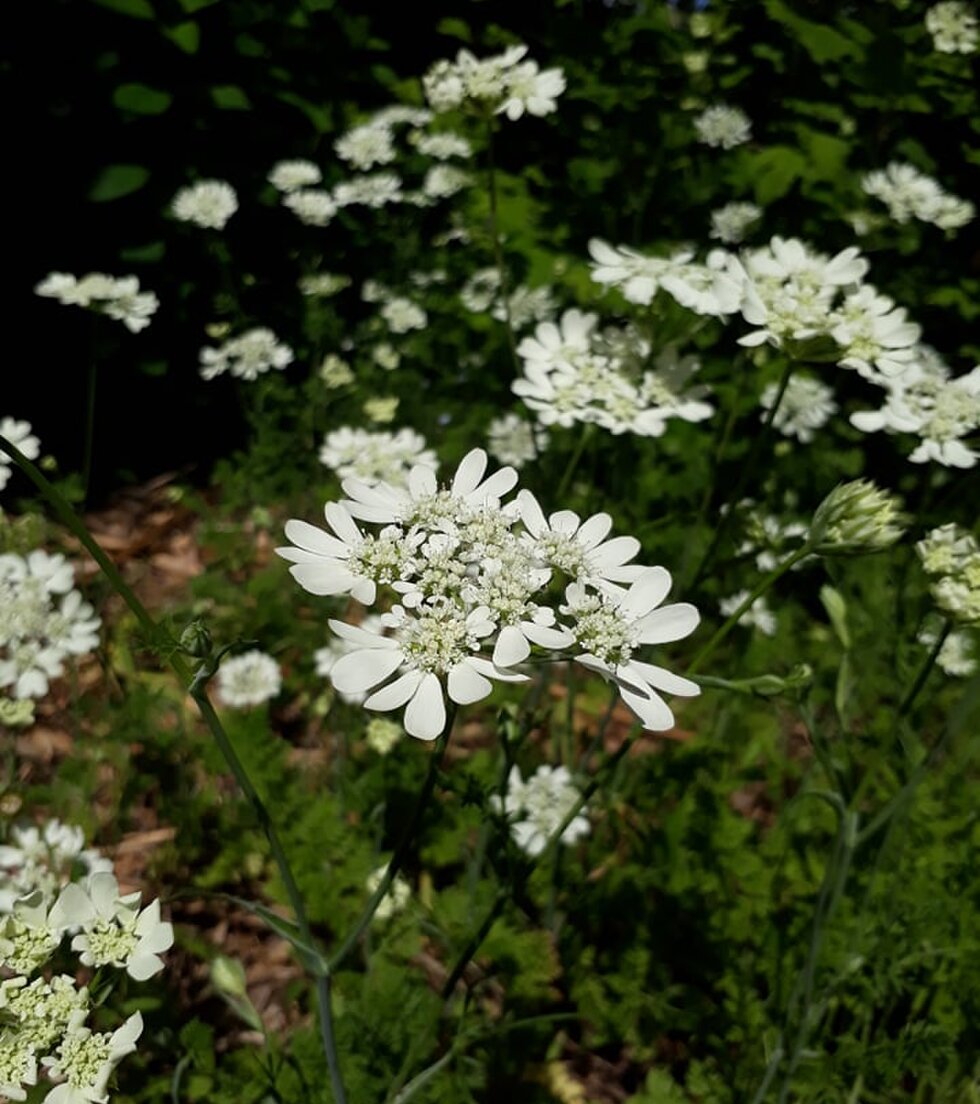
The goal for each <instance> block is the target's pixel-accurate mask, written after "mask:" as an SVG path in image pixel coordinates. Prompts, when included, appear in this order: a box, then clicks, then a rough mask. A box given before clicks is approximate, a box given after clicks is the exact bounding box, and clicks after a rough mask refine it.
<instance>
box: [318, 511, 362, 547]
mask: <svg viewBox="0 0 980 1104" xmlns="http://www.w3.org/2000/svg"><path fill="white" fill-rule="evenodd" d="M323 515H324V517H325V518H326V519H327V524H328V525H329V526H330V528H331V529H332V530H333V531H334V532H335V533H336V534H337V536H338V537H340V539H341V540H342V541H343V542H344V543H345V544H358V543H359V542H360V541H361V540H362V539H363V538H362V536H361V531H360V529H358V528H357V526H356V525H355V524H354V519H353V518H352V517H351V516H350V512H349V511H348V510H347V508H346V507H345V506H342V505H341V504H340V503H339V502H328V503H327V504H326V505H325V506H324V507H323Z"/></svg>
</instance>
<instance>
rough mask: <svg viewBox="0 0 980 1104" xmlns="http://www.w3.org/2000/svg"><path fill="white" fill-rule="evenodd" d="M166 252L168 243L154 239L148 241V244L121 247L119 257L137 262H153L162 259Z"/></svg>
mask: <svg viewBox="0 0 980 1104" xmlns="http://www.w3.org/2000/svg"><path fill="white" fill-rule="evenodd" d="M166 252H167V246H166V243H164V242H162V241H154V242H148V243H147V244H146V245H134V246H130V248H128V249H120V250H119V259H120V260H123V261H131V262H133V263H135V264H153V263H154V262H155V261H162V260H163V255H164V254H165V253H166Z"/></svg>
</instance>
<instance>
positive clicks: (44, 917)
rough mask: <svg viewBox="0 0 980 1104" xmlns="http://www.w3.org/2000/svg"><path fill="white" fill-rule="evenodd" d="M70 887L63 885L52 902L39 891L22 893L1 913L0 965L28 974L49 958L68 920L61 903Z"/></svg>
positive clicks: (59, 940) (55, 948) (59, 941)
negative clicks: (12, 905)
mask: <svg viewBox="0 0 980 1104" xmlns="http://www.w3.org/2000/svg"><path fill="white" fill-rule="evenodd" d="M74 888H75V889H77V888H78V887H77V886H75V887H74ZM70 889H72V886H71V885H69V886H66V887H65V889H63V890H62V892H61V896H59V898H58V900H57V901H56V902H55V903H54V904H53V905H51V904H50V902H49V901H48V900H47V898H46V897H45V896H44V894H43V893H40V892H35V893H32V894H30V895H29V896H27V897H21V898H19V899H18V900H17V901H16V902H15V903H14V907H13V909H12V910H11V911H10V913H9V914H8V915H6V916H0V967H6V968H7V969H8V970H12V971H13V972H14V973H15V974H23V975H25V976H27V975H29V974H32V973H34V971H35V970H36V969H37V968H38V967H39V966H43V965H44V964H45V963H46V962H47V961H48V959H49V958H50V957H51V956H52V955H53V954H54V952H55V951H56V950H57V949H58V946H59V944H60V943H61V939H62V936H63V935H64V933H65V929H66V928H67V927H68V926H69V924H70V923H71V921H70V920H66V919H65V914H64V909H63V907H62V898H63V897H64V895H65V893H67V892H68V891H69V890H70Z"/></svg>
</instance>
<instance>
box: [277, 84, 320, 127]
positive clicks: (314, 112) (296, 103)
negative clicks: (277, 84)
mask: <svg viewBox="0 0 980 1104" xmlns="http://www.w3.org/2000/svg"><path fill="white" fill-rule="evenodd" d="M277 98H278V99H280V100H282V102H283V103H288V104H292V105H293V107H298V108H299V109H300V111H302V112H303V114H304V115H305V116H306V117H307V118H308V119H309V120H310V122H311V123H312V124H313V126H314V127H315V128H316V130H318V131H319V132H320V133H321V134H323V133H325V132H326V131H328V130H330V126H331V119H330V113H329V111H327V109H326V108H323V107H319V106H318V105H317V104H314V103H310V101H309V100H306V99H304V98H303V97H302V96H297V95H296V93H295V92H280V93H279V94H278V97H277Z"/></svg>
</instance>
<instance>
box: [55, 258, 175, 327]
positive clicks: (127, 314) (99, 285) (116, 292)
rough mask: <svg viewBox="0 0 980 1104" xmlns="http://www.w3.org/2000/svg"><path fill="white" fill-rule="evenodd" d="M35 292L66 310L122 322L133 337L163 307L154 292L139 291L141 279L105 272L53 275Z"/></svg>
mask: <svg viewBox="0 0 980 1104" xmlns="http://www.w3.org/2000/svg"><path fill="white" fill-rule="evenodd" d="M34 291H35V292H36V293H37V294H38V295H43V296H45V297H46V298H49V299H57V300H58V302H59V303H61V305H62V306H65V307H86V308H89V309H91V310H93V311H96V312H97V313H98V314H104V315H106V316H107V317H108V318H111V319H112V320H113V321H114V322H122V324H123V325H124V326H125V327H126V329H127V330H129V332H130V333H139V332H140V330H145V329H146V327H147V326H149V324H150V321H151V319H152V318H153V315H154V314H156V312H157V308H158V307H159V306H160V300H159V299H158V298H157V297H156V294H155V293H154V292H152V291H140V282H139V277H137V276H107V275H106V274H105V273H104V272H90V273H89V274H88V275H87V276H82V277H81V278H79V277H78V276H72V275H70V274H69V273H67V272H51V273H49V274H48V275H47V276H46V277H45V278H44V279H43V280H42V281H41V282H40V283H39V284H38V285H37V286H36V287H35V288H34Z"/></svg>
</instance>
